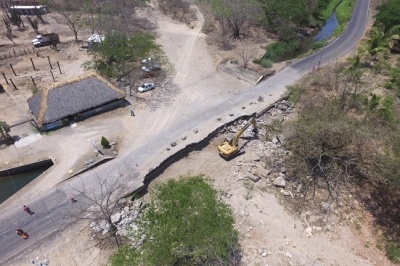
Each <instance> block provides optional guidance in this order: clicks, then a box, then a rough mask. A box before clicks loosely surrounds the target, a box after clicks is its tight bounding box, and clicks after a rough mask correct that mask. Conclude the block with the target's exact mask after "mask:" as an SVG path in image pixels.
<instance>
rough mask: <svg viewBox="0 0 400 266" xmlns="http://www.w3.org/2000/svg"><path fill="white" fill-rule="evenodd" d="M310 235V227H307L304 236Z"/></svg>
mask: <svg viewBox="0 0 400 266" xmlns="http://www.w3.org/2000/svg"><path fill="white" fill-rule="evenodd" d="M311 233H312V228H311V227H307V228H306V234H307V235H310V234H311Z"/></svg>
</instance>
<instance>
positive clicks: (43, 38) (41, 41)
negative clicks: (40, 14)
mask: <svg viewBox="0 0 400 266" xmlns="http://www.w3.org/2000/svg"><path fill="white" fill-rule="evenodd" d="M59 42H60V38H59V37H58V34H56V33H49V34H39V35H37V36H36V38H35V39H34V40H32V45H33V46H34V47H36V48H37V47H41V46H46V45H51V44H57V43H59Z"/></svg>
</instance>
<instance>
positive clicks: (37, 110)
mask: <svg viewBox="0 0 400 266" xmlns="http://www.w3.org/2000/svg"><path fill="white" fill-rule="evenodd" d="M124 98H125V92H124V91H122V90H120V89H118V88H117V87H115V86H114V85H113V84H111V83H110V82H109V81H107V80H106V79H105V78H103V77H101V76H99V75H97V74H95V73H90V74H87V75H84V76H80V77H77V78H75V79H73V80H69V81H65V82H58V83H54V84H53V85H51V86H49V87H47V88H45V89H43V90H41V91H40V92H38V93H37V94H35V95H33V96H32V97H30V98H29V99H28V105H29V109H30V110H31V112H32V115H33V117H34V119H35V122H36V123H37V125H38V126H39V127H42V126H44V125H46V124H50V123H53V122H56V121H61V120H63V119H65V118H68V117H71V116H75V115H79V114H82V113H84V112H87V111H89V110H92V109H96V108H99V107H102V106H105V105H107V104H110V103H113V102H116V101H120V100H122V99H124Z"/></svg>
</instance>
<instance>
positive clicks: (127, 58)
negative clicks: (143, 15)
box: [85, 31, 160, 79]
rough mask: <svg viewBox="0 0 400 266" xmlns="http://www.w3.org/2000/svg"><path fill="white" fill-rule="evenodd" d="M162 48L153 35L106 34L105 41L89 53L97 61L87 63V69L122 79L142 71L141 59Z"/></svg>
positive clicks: (141, 33) (116, 32)
mask: <svg viewBox="0 0 400 266" xmlns="http://www.w3.org/2000/svg"><path fill="white" fill-rule="evenodd" d="M159 50H160V47H159V46H158V45H157V44H156V43H155V38H154V36H153V35H150V34H148V33H143V32H136V33H134V34H132V35H128V34H126V33H123V32H120V31H112V32H109V33H106V35H105V40H104V41H103V42H102V43H100V44H97V45H95V46H94V47H93V48H92V49H91V50H90V51H89V53H91V54H92V55H94V56H96V57H97V58H98V59H97V60H96V61H94V62H93V61H89V62H86V63H85V68H86V69H95V70H97V71H98V72H99V73H100V74H102V75H104V76H107V77H110V78H111V77H116V78H117V79H121V78H123V77H126V76H129V75H130V74H131V73H132V71H134V70H135V69H136V70H137V69H140V67H141V66H140V65H138V62H140V60H141V59H143V58H147V57H149V56H150V55H151V54H152V53H157V52H158V51H159Z"/></svg>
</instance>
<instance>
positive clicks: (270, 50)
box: [263, 40, 301, 61]
mask: <svg viewBox="0 0 400 266" xmlns="http://www.w3.org/2000/svg"><path fill="white" fill-rule="evenodd" d="M300 47H301V43H300V42H299V41H298V40H290V41H289V42H276V43H271V44H268V45H267V47H266V53H265V54H264V56H263V58H265V59H270V60H272V61H276V60H277V58H278V57H280V56H282V55H284V54H286V53H291V52H294V51H296V50H297V49H299V48H300Z"/></svg>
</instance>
